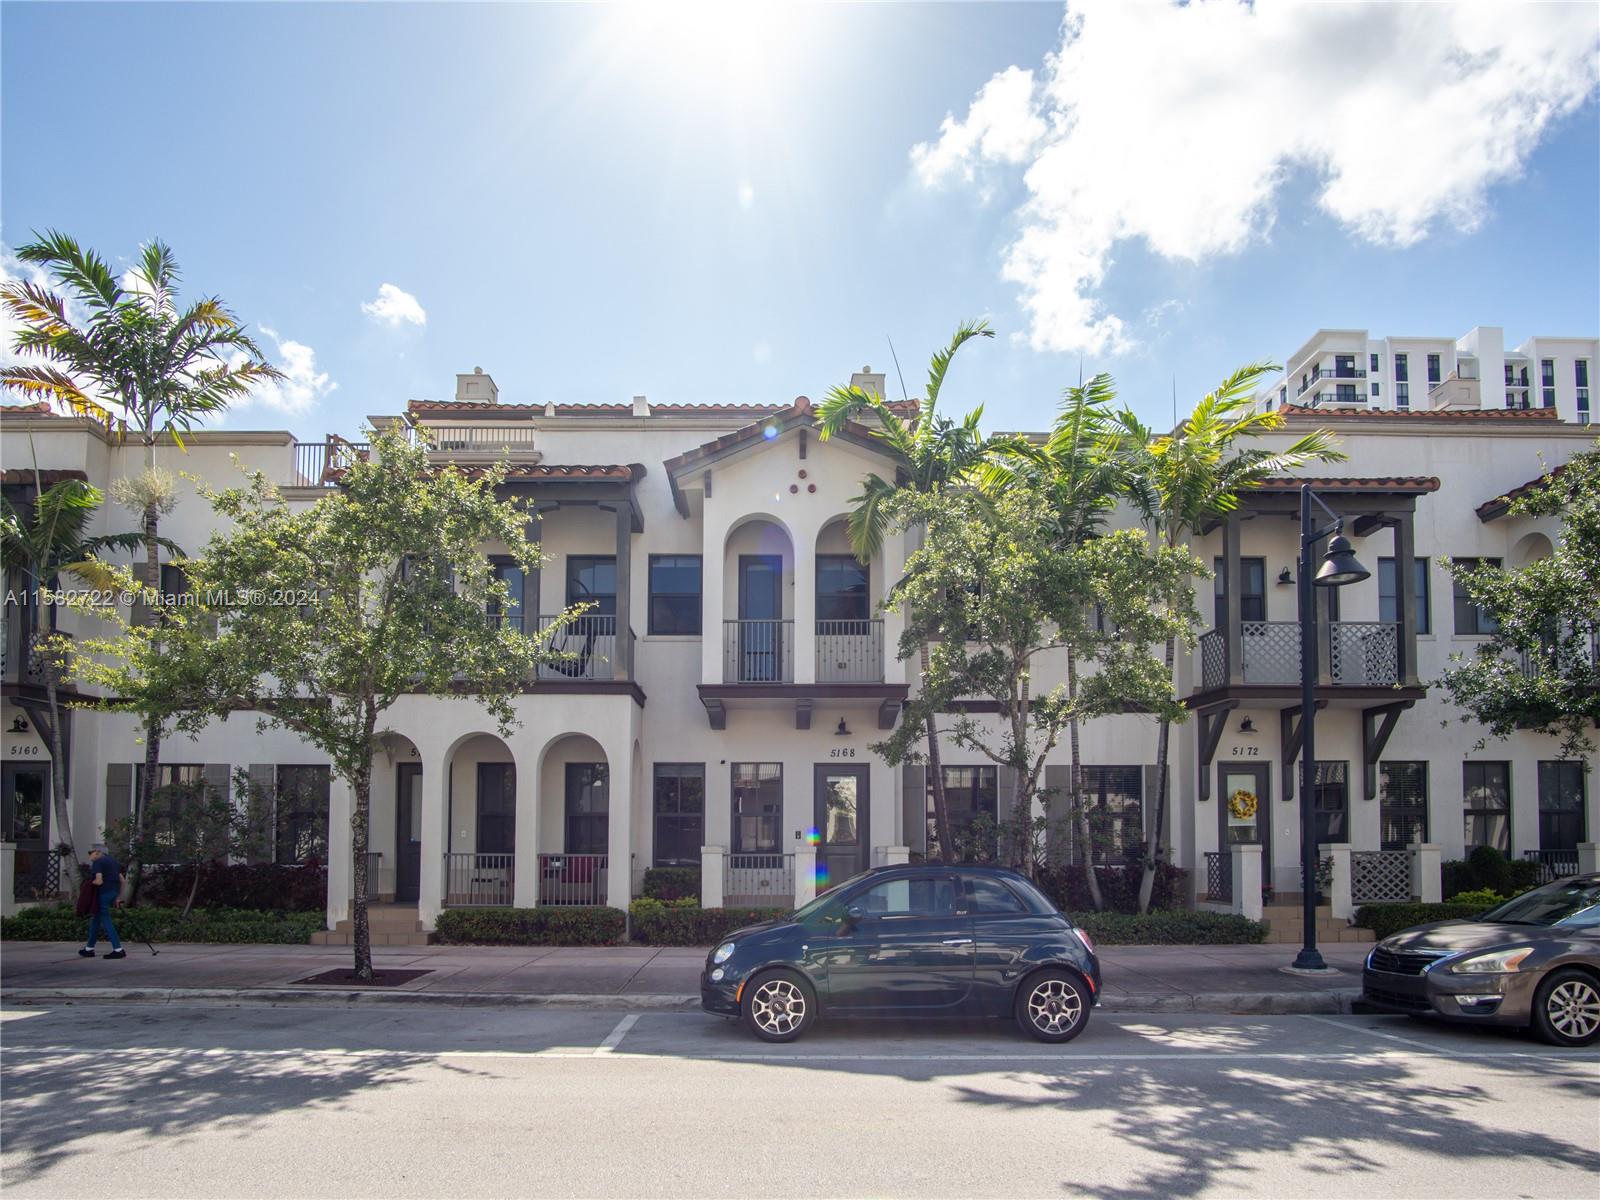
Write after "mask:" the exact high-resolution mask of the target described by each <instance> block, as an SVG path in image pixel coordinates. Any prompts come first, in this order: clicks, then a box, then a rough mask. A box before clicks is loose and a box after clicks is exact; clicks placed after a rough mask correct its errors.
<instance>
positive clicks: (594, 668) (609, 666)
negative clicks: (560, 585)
mask: <svg viewBox="0 0 1600 1200" xmlns="http://www.w3.org/2000/svg"><path fill="white" fill-rule="evenodd" d="M522 619H523V620H527V618H526V617H524V618H522ZM555 620H556V618H555V617H554V616H541V617H539V618H538V621H539V631H540V634H541V635H542V636H543V637H544V638H545V644H546V645H547V646H548V647H549V648H550V649H551V650H553V651H555V652H556V653H558V654H560V655H561V658H560V659H558V660H556V661H555V662H549V663H544V664H542V665H541V666H540V667H539V678H540V679H541V680H550V681H554V682H558V683H559V682H560V681H561V680H563V679H574V680H575V679H614V678H615V677H616V655H617V618H616V617H614V616H592V615H585V616H581V617H575V618H574V619H572V620H571V621H568V622H566V623H565V624H563V625H562V626H561V627H560V628H559V629H557V628H553V627H552V626H553V625H554V623H555ZM628 636H629V637H632V636H633V635H632V632H631V631H630V632H629V634H628Z"/></svg>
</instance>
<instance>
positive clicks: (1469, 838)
mask: <svg viewBox="0 0 1600 1200" xmlns="http://www.w3.org/2000/svg"><path fill="white" fill-rule="evenodd" d="M1494 775H1498V776H1499V778H1498V780H1493V779H1492V778H1491V776H1494ZM1495 784H1498V785H1499V788H1500V794H1501V795H1502V796H1503V797H1504V803H1502V804H1501V805H1500V806H1499V807H1495V806H1494V805H1493V804H1484V803H1481V800H1482V798H1483V797H1484V796H1485V795H1487V794H1489V793H1490V792H1492V791H1493V790H1494V786H1495ZM1461 816H1462V845H1463V846H1464V847H1465V848H1466V850H1467V851H1468V852H1469V853H1470V852H1471V851H1472V850H1474V849H1476V848H1477V847H1479V846H1492V847H1493V848H1494V849H1496V850H1498V851H1500V852H1501V853H1502V854H1510V853H1511V764H1510V763H1509V762H1506V761H1503V760H1488V761H1482V762H1480V761H1477V760H1473V759H1469V760H1467V761H1466V762H1463V763H1462V764H1461ZM1496 817H1498V818H1499V819H1500V823H1499V829H1500V835H1499V836H1498V837H1497V838H1495V839H1494V840H1493V841H1486V840H1485V839H1484V838H1482V837H1481V836H1479V835H1480V834H1481V832H1482V830H1483V829H1484V828H1486V827H1487V826H1488V825H1489V824H1490V823H1492V822H1493V820H1494V818H1496ZM1479 822H1482V823H1483V824H1481V825H1480V824H1479Z"/></svg>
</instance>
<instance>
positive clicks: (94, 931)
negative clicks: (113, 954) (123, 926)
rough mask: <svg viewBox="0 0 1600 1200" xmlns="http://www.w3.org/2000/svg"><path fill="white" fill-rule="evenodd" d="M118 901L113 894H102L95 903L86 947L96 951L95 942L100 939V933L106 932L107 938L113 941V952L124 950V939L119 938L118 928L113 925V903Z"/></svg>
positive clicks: (90, 917) (90, 915)
mask: <svg viewBox="0 0 1600 1200" xmlns="http://www.w3.org/2000/svg"><path fill="white" fill-rule="evenodd" d="M115 899H116V896H115V894H113V893H111V892H102V893H100V896H99V897H98V899H97V900H96V901H95V908H94V912H92V913H90V914H89V940H88V941H87V942H85V943H84V945H85V946H86V947H87V948H88V949H90V950H93V949H94V944H95V941H96V940H97V939H98V938H99V937H100V931H101V930H102V929H103V930H105V935H106V937H108V938H110V939H111V948H112V949H113V950H121V949H122V939H121V938H119V937H118V936H117V927H116V926H115V925H113V924H112V923H111V902H112V901H113V900H115Z"/></svg>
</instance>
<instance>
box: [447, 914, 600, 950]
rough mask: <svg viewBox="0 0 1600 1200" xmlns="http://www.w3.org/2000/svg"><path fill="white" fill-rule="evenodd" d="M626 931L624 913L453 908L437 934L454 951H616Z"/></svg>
mask: <svg viewBox="0 0 1600 1200" xmlns="http://www.w3.org/2000/svg"><path fill="white" fill-rule="evenodd" d="M626 928H627V917H626V916H625V915H624V914H623V912H622V910H621V909H620V908H599V907H596V908H545V907H540V908H447V909H445V910H444V911H443V912H442V913H440V914H439V918H438V920H437V921H436V922H435V923H434V927H433V932H434V941H436V942H443V943H444V944H445V945H449V946H611V945H615V944H616V943H617V942H620V941H621V940H622V935H623V932H624V931H625V930H626Z"/></svg>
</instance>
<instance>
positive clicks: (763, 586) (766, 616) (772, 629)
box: [739, 554, 784, 683]
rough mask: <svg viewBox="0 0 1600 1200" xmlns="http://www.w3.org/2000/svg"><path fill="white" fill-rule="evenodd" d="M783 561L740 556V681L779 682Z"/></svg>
mask: <svg viewBox="0 0 1600 1200" xmlns="http://www.w3.org/2000/svg"><path fill="white" fill-rule="evenodd" d="M783 678H784V663H783V558H782V556H781V555H777V554H741V555H740V556H739V682H740V683H782V682H783Z"/></svg>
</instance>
